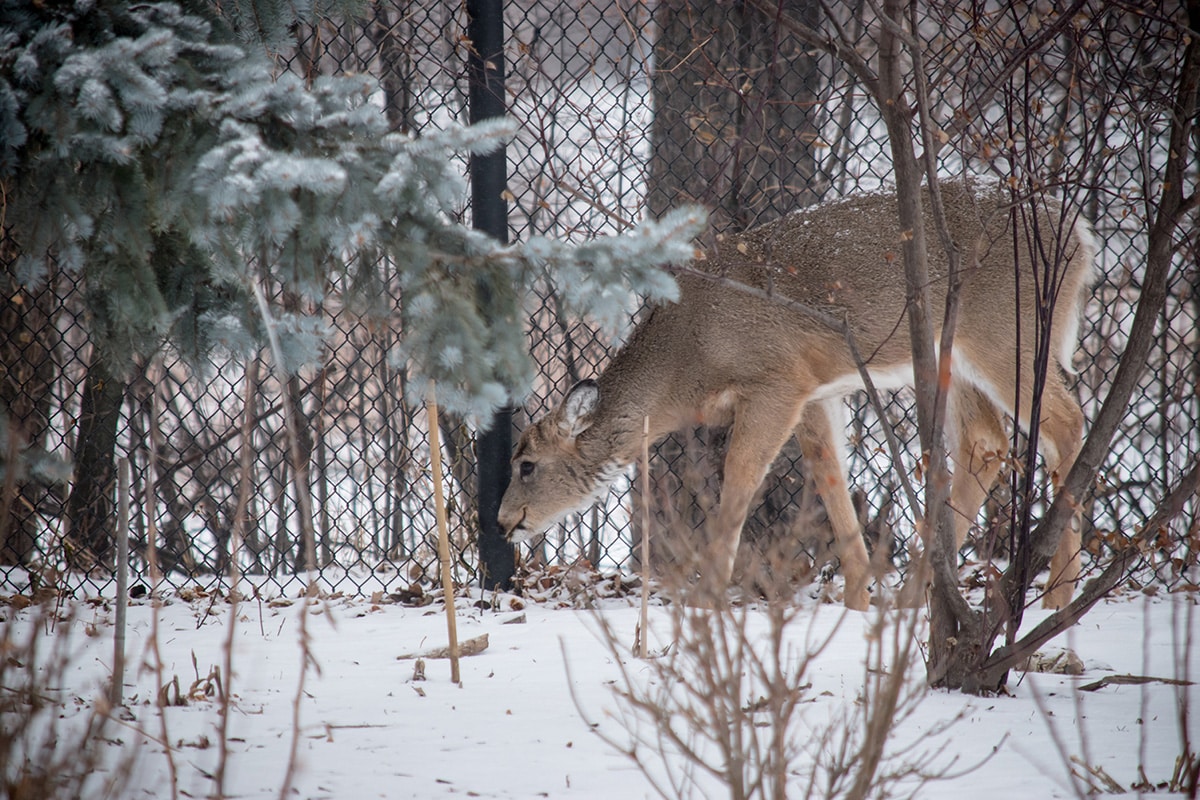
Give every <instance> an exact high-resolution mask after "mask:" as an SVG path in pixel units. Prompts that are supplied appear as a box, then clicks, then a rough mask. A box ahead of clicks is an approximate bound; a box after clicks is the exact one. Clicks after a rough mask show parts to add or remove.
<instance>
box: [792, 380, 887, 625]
mask: <svg viewBox="0 0 1200 800" xmlns="http://www.w3.org/2000/svg"><path fill="white" fill-rule="evenodd" d="M841 403H842V400H841V399H840V398H838V399H835V400H830V401H826V402H824V403H809V404H808V405H807V406H805V407H804V411H803V413H802V414H801V416H800V422H799V423H798V424H797V425H796V438H797V439H798V440H799V441H800V450H801V452H802V453H803V454H804V458H805V460H806V461H807V464H808V468H809V471H810V473H811V474H812V478H813V481H814V483H815V488H816V490H817V494H819V495H820V496H821V502H822V503H824V504H825V512H826V513H827V514H828V515H829V522H830V526H831V527H832V528H833V536H834V548H835V550H836V552H837V555H838V558H839V559H840V560H841V562H842V574H843V576H845V579H846V599H845V603H846V607H847V608H852V609H855V610H858V611H865V610H867V607H868V606H869V604H870V600H871V596H870V593H869V592H868V590H867V587H868V585H869V584H870V581H871V564H870V559H869V558H868V556H867V547H866V545H865V544H864V543H863V537H862V528H861V526H860V525H859V521H858V514H857V513H856V512H855V510H854V504H853V503H852V502H851V500H850V490H849V488H848V487H847V485H846V464H845V459H844V458H843V456H842V453H843V452H844V450H843V448H842V447H841V446H840V444H839V443H840V442H841V441H842V438H839V437H844V430H843V429H842V428H839V429H838V430H836V431H835V430H834V427H833V422H832V418H840V417H841V416H842V412H841V408H842V406H841ZM881 545H882V546H886V543H881Z"/></svg>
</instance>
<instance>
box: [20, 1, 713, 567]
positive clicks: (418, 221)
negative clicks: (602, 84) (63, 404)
mask: <svg viewBox="0 0 1200 800" xmlns="http://www.w3.org/2000/svg"><path fill="white" fill-rule="evenodd" d="M343 7H344V0H343ZM297 9H299V10H300V11H302V12H304V13H309V14H316V13H320V12H321V11H322V9H321V8H318V7H316V6H314V5H312V4H304V3H302V4H300V5H299V6H294V5H293V4H280V3H277V2H273V0H240V2H233V3H228V4H225V3H223V4H221V6H220V10H221V12H222V13H224V14H226V15H227V16H225V17H222V16H220V15H219V14H218V13H217V6H216V5H215V4H214V5H209V4H207V3H204V2H199V1H198V0H196V1H194V2H190V3H187V2H185V3H171V2H128V1H127V0H75V1H74V2H60V1H56V0H47V2H42V3H26V2H21V1H20V0H17V1H14V0H0V192H2V198H3V199H2V202H3V208H2V209H0V225H2V226H3V228H4V229H5V231H6V232H7V233H8V235H9V236H11V237H12V239H13V240H14V241H15V243H16V248H17V250H18V252H19V254H20V255H19V257H18V259H17V262H16V264H15V268H14V269H13V274H14V276H15V280H16V281H17V283H18V284H19V285H22V286H24V287H26V288H29V289H36V288H37V287H38V286H39V285H40V284H42V283H43V282H44V281H45V280H46V278H47V276H48V274H50V270H51V268H52V267H53V268H54V269H57V270H62V271H63V272H65V273H68V274H72V275H74V276H76V277H78V278H80V279H81V281H82V286H83V287H84V289H83V291H84V300H85V307H86V310H87V315H88V324H89V326H90V334H91V340H92V343H93V345H94V350H95V354H94V361H93V366H92V374H90V375H89V376H88V378H87V380H86V381H85V397H88V398H90V399H91V400H92V401H94V407H89V409H88V413H89V419H87V420H83V422H85V423H87V424H86V425H81V427H80V431H79V436H80V437H81V438H80V441H78V442H77V446H76V452H77V457H80V454H82V453H85V452H86V453H89V454H91V455H89V458H91V457H93V456H94V457H95V459H96V460H95V462H94V463H89V464H86V465H85V464H82V463H81V464H77V465H76V486H75V490H74V491H73V492H72V497H71V499H70V501H69V502H68V515H69V516H70V517H71V522H72V526H73V527H75V528H76V529H77V530H76V533H75V534H74V536H73V540H74V542H73V543H74V545H75V546H77V547H79V548H81V549H83V550H86V551H88V553H89V556H90V557H89V558H85V559H81V561H80V563H87V562H88V561H91V560H99V561H106V560H107V558H108V554H109V547H108V545H107V533H108V532H107V530H106V526H107V521H108V518H109V514H108V510H107V505H106V504H107V503H108V500H107V489H106V487H107V486H108V485H109V483H110V481H111V473H112V443H113V442H115V433H114V431H115V425H116V420H117V417H118V414H117V410H118V408H119V404H120V402H121V396H122V392H121V391H120V390H119V387H115V386H114V382H117V381H123V379H124V377H125V376H128V375H129V374H130V373H131V372H132V367H133V365H134V364H135V363H136V362H137V360H138V359H145V358H147V357H149V356H150V355H151V354H153V353H154V352H156V351H157V350H159V349H160V348H162V347H164V346H168V347H171V348H174V349H175V350H176V351H178V352H179V353H181V354H182V355H184V356H185V357H189V358H192V359H194V360H201V359H203V358H204V357H205V356H207V355H208V354H210V353H211V352H212V351H213V350H214V349H216V348H221V347H224V348H226V349H229V350H232V351H235V352H246V353H248V352H251V351H252V350H254V349H255V348H257V347H259V346H260V345H261V343H263V342H264V341H265V339H266V337H265V327H264V325H265V321H264V320H263V319H262V317H261V315H260V314H259V311H258V309H257V307H256V305H255V303H254V302H253V299H252V295H253V289H254V287H255V286H256V285H259V286H268V287H271V288H276V289H278V290H280V291H279V293H278V296H279V297H283V298H289V297H290V298H296V297H300V298H302V299H307V300H309V301H311V302H309V303H304V304H300V305H301V306H303V307H311V308H317V309H319V308H321V307H322V306H323V305H325V301H326V300H329V299H331V298H330V297H329V295H330V293H331V292H332V291H334V290H337V291H338V292H339V296H338V297H337V298H336V300H337V305H339V306H341V307H344V308H348V309H350V310H351V311H357V312H359V313H363V314H379V315H381V316H382V315H387V316H388V317H389V318H395V311H396V309H392V308H388V307H387V306H386V305H385V304H384V303H385V301H386V298H387V297H389V296H390V295H389V293H388V292H387V291H386V290H385V289H386V287H385V283H384V281H385V275H384V272H383V270H382V269H381V265H388V266H389V272H391V273H393V274H394V273H397V272H398V274H399V276H400V283H401V287H402V290H403V296H404V303H403V306H402V308H401V309H399V312H400V318H401V331H400V333H401V337H400V339H399V341H400V345H399V347H398V349H397V351H396V352H395V353H394V354H393V357H394V358H395V360H396V361H397V363H399V364H400V365H401V366H402V367H404V368H405V369H407V370H408V372H409V375H410V380H409V381H408V382H407V385H408V386H409V387H411V391H413V392H414V394H415V395H418V397H416V398H413V399H423V395H424V392H425V387H426V386H427V385H428V382H429V381H431V380H436V381H437V383H438V386H439V397H440V400H441V402H442V404H443V405H444V406H445V407H446V408H447V409H448V410H450V411H454V412H457V413H460V414H463V415H465V416H467V417H470V418H475V419H482V418H484V416H485V415H486V414H487V413H488V412H490V411H491V409H493V408H495V407H496V406H498V405H500V404H502V403H505V402H508V401H509V400H510V399H511V398H513V397H518V396H520V395H522V394H523V393H524V392H525V391H526V389H527V387H528V385H529V383H530V381H531V378H532V374H533V367H532V362H531V360H530V358H529V356H528V352H527V345H526V341H525V337H524V330H523V328H524V324H523V323H524V317H525V313H524V308H523V303H524V300H525V298H526V296H527V294H528V292H529V290H530V289H531V288H532V287H533V286H534V285H535V284H537V283H539V282H542V281H551V282H553V283H555V284H558V285H559V286H561V287H563V297H564V298H565V299H566V300H567V302H568V304H569V305H570V310H572V311H573V312H574V313H576V314H579V315H589V316H592V317H593V318H596V319H598V320H601V321H603V322H606V323H609V324H610V326H615V325H618V324H620V323H621V322H622V321H623V320H624V319H625V318H626V314H627V308H628V303H629V298H630V295H631V293H635V292H636V293H640V294H644V295H646V296H648V297H650V298H667V297H670V296H671V295H672V293H673V292H674V283H673V282H672V281H671V280H670V278H669V277H667V276H666V274H665V273H663V272H662V271H660V270H659V269H658V265H660V264H661V263H663V262H665V261H670V260H683V259H686V258H688V257H689V256H690V248H689V245H688V243H687V242H688V239H689V236H690V234H692V233H693V232H694V231H695V225H696V222H697V220H696V219H695V218H694V216H693V215H689V214H680V215H675V216H668V217H666V218H664V219H663V220H662V221H661V222H659V223H647V224H645V225H644V226H642V227H641V228H640V229H638V230H636V231H634V232H633V233H631V234H628V235H625V236H622V237H613V238H607V239H603V240H598V241H595V242H592V243H589V244H586V245H582V246H567V245H564V244H563V243H560V242H554V241H550V240H533V241H528V242H525V243H522V244H518V245H514V246H503V245H500V244H498V243H497V242H495V241H493V240H492V239H489V238H487V237H486V236H483V235H482V234H479V233H476V232H474V231H471V230H470V229H468V228H466V227H465V226H463V225H461V224H459V223H457V222H455V221H454V216H453V214H452V211H453V210H454V209H455V208H456V207H457V205H458V204H459V203H460V201H461V198H462V196H463V190H464V181H463V176H462V175H461V174H460V173H459V171H458V168H457V167H456V166H455V165H454V161H453V160H452V159H451V158H450V157H449V156H450V154H452V153H464V152H484V151H486V150H487V149H488V148H492V147H495V146H496V144H497V143H498V142H499V141H501V140H502V139H503V137H505V136H508V135H511V133H512V131H513V127H512V126H511V125H510V124H508V123H505V122H496V123H492V124H489V125H481V126H476V127H472V128H452V129H450V130H447V131H445V132H443V133H437V134H432V135H426V136H422V137H420V138H415V137H412V136H409V135H405V134H399V133H393V132H391V131H390V130H389V127H388V123H387V120H386V117H385V116H384V114H383V112H382V111H381V109H380V108H379V106H378V105H377V104H376V103H374V102H373V101H372V96H373V94H374V93H376V92H378V91H380V90H379V87H378V86H377V85H376V84H375V82H373V81H372V80H371V79H370V78H367V77H361V76H360V77H322V78H318V79H317V80H315V81H314V82H313V83H312V84H311V85H310V84H307V83H306V82H305V81H303V80H301V79H300V78H298V77H296V76H294V75H291V74H286V73H285V74H283V75H275V74H274V73H273V70H272V66H271V63H270V62H269V61H268V59H267V58H266V57H265V56H264V55H261V51H262V43H263V41H264V40H265V41H267V43H268V44H271V43H276V44H277V43H279V42H280V41H281V40H282V39H283V38H285V32H286V31H288V30H289V29H291V28H292V27H293V25H294V23H295V22H296V21H297V17H296V14H297V13H298V11H297ZM246 41H251V42H256V43H257V44H255V45H254V46H245V45H244V42H246ZM481 290H483V291H481ZM272 294H274V293H272ZM295 305H296V304H294V303H293V304H290V305H285V304H284V303H282V302H280V303H277V304H276V305H275V306H274V307H273V308H272V309H271V310H270V314H269V316H270V319H271V320H272V321H273V324H274V325H275V328H276V331H277V332H278V334H279V339H280V341H281V343H282V350H283V354H284V360H285V361H286V362H287V363H286V366H287V367H288V368H289V369H294V368H296V367H299V366H300V365H303V364H306V363H311V362H314V361H315V360H317V359H318V358H319V356H320V352H321V347H322V340H323V335H324V327H323V322H322V320H321V318H320V317H319V316H312V315H307V314H306V313H304V312H302V311H297V310H295ZM88 426H91V427H88ZM85 433H86V435H87V437H88V439H89V442H90V443H94V442H102V443H105V444H104V447H102V448H99V449H96V448H87V447H84V444H86V443H85V442H83V441H82V437H84V435H85ZM93 451H95V452H93ZM101 451H102V452H101ZM77 495H78V496H77ZM80 528H82V529H80Z"/></svg>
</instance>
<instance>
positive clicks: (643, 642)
mask: <svg viewBox="0 0 1200 800" xmlns="http://www.w3.org/2000/svg"><path fill="white" fill-rule="evenodd" d="M649 625H650V416H649V415H646V416H645V417H643V418H642V621H641V628H642V635H641V636H639V637H638V655H639V656H640V657H641V658H649V654H650V645H649V643H648V641H647V640H648V639H649V638H650V636H649V634H650V631H649V630H648V628H649Z"/></svg>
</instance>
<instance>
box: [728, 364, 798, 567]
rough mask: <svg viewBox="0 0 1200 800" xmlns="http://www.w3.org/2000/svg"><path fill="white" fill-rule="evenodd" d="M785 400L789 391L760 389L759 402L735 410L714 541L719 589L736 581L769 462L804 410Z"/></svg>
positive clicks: (752, 400) (746, 403) (744, 404)
mask: <svg viewBox="0 0 1200 800" xmlns="http://www.w3.org/2000/svg"><path fill="white" fill-rule="evenodd" d="M785 396H789V393H788V392H787V391H785V390H783V389H775V390H771V389H766V388H762V389H760V390H759V393H758V394H757V396H756V397H755V398H753V399H750V400H742V401H739V402H738V403H737V404H736V406H735V408H734V416H733V425H732V427H731V428H730V432H729V449H728V450H727V451H726V453H725V475H724V479H723V481H722V484H721V500H720V506H719V507H718V509H717V523H716V529H715V530H714V531H713V537H712V540H713V541H712V558H713V562H712V563H713V569H714V573H715V576H716V578H717V579H718V580H719V581H720V583H719V584H718V585H720V586H722V587H724V586H727V585H728V584H729V582H730V580H731V579H732V577H733V567H734V562H735V560H736V559H737V551H738V543H739V542H740V541H741V537H742V526H743V525H744V524H745V522H746V517H747V516H748V515H749V512H750V503H751V502H753V500H754V497H755V495H756V494H757V493H758V489H759V486H760V485H761V484H762V481H763V478H765V477H766V474H767V470H768V469H769V468H770V466H771V462H772V461H774V460H775V456H776V455H777V454H778V453H779V450H780V448H781V447H783V445H784V443H785V442H786V441H787V440H788V437H789V436H791V435H792V430H791V429H792V424H793V423H794V421H795V420H796V418H797V417H798V415H799V412H800V406H799V404H798V403H795V402H782V401H780V400H779V399H778V398H780V397H785Z"/></svg>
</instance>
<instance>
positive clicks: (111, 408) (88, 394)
mask: <svg viewBox="0 0 1200 800" xmlns="http://www.w3.org/2000/svg"><path fill="white" fill-rule="evenodd" d="M124 397H125V383H124V381H122V380H121V379H120V378H118V377H116V376H115V375H113V373H112V370H111V369H110V368H109V365H108V364H107V363H106V361H105V359H104V357H103V356H102V355H101V354H100V353H98V352H97V351H95V350H94V349H93V351H92V362H91V365H90V366H89V367H88V371H87V376H86V377H85V378H84V381H83V398H82V400H81V402H80V408H79V427H78V433H77V435H76V438H75V476H74V481H73V485H72V487H71V494H70V495H69V496H68V497H67V538H66V545H67V552H66V557H67V563H68V564H69V565H70V566H71V567H72V568H74V569H81V570H87V569H90V568H92V567H94V566H96V565H103V566H108V567H111V566H112V564H113V555H114V554H113V538H112V534H113V531H114V530H115V527H114V520H113V509H112V495H113V479H114V475H115V461H114V458H115V453H116V448H117V421H118V419H119V418H120V416H121V401H122V400H123V399H124Z"/></svg>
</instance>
